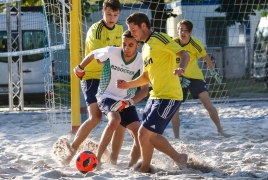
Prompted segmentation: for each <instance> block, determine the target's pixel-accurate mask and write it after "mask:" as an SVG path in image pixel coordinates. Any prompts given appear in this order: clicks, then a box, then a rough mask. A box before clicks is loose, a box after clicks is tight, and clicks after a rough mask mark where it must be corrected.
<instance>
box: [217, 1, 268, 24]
mask: <svg viewBox="0 0 268 180" xmlns="http://www.w3.org/2000/svg"><path fill="white" fill-rule="evenodd" d="M219 3H220V6H219V7H217V8H216V9H215V11H216V12H219V13H225V16H226V21H225V22H226V23H225V25H226V26H232V25H235V23H237V22H238V23H241V24H245V23H246V21H247V20H248V18H249V16H250V15H256V11H261V15H262V16H267V10H268V0H235V1H231V0H219Z"/></svg>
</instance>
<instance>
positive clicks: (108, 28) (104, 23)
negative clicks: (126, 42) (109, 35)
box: [101, 19, 115, 30]
mask: <svg viewBox="0 0 268 180" xmlns="http://www.w3.org/2000/svg"><path fill="white" fill-rule="evenodd" d="M101 22H102V24H103V25H104V26H105V27H106V28H107V29H109V30H113V29H114V27H115V25H114V27H112V28H110V27H108V26H107V25H106V24H105V22H104V20H103V19H102V20H101Z"/></svg>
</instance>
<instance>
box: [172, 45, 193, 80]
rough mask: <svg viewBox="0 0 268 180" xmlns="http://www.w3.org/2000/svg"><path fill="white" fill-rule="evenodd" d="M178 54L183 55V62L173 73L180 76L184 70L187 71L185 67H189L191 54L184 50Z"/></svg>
mask: <svg viewBox="0 0 268 180" xmlns="http://www.w3.org/2000/svg"><path fill="white" fill-rule="evenodd" d="M176 55H177V56H179V57H181V62H180V67H178V68H177V69H175V71H174V73H173V74H174V75H178V76H180V75H181V74H182V73H184V71H185V69H186V67H187V65H188V63H189V61H190V56H189V54H188V53H187V52H186V51H184V50H182V51H180V52H178V53H177V54H176Z"/></svg>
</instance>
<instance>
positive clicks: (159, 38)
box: [142, 32, 183, 100]
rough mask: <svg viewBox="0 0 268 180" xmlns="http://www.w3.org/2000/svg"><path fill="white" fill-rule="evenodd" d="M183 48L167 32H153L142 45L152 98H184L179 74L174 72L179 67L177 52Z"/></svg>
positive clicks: (145, 70)
mask: <svg viewBox="0 0 268 180" xmlns="http://www.w3.org/2000/svg"><path fill="white" fill-rule="evenodd" d="M181 50H183V49H182V47H181V46H180V45H179V44H178V43H176V42H175V41H173V40H172V39H171V38H170V37H169V36H168V35H167V34H164V33H158V32H152V34H151V35H150V37H149V38H148V39H147V40H146V41H145V43H144V45H143V47H142V57H143V59H144V72H148V76H149V79H150V82H151V84H152V90H151V91H150V98H152V99H174V100H182V99H183V94H182V88H181V84H180V80H179V78H178V76H175V75H174V74H173V72H174V70H175V69H176V67H177V64H176V60H175V59H176V57H177V56H176V53H178V52H179V51H181Z"/></svg>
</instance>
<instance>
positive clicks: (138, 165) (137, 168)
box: [134, 161, 156, 174]
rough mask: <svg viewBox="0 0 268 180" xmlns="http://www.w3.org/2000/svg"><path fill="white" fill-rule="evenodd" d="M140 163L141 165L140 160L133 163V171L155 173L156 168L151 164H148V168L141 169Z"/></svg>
mask: <svg viewBox="0 0 268 180" xmlns="http://www.w3.org/2000/svg"><path fill="white" fill-rule="evenodd" d="M141 165H142V161H141V162H138V163H137V164H136V165H134V171H138V172H141V173H150V174H155V173H156V169H155V167H154V166H153V165H150V166H149V169H148V170H142V169H141Z"/></svg>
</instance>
